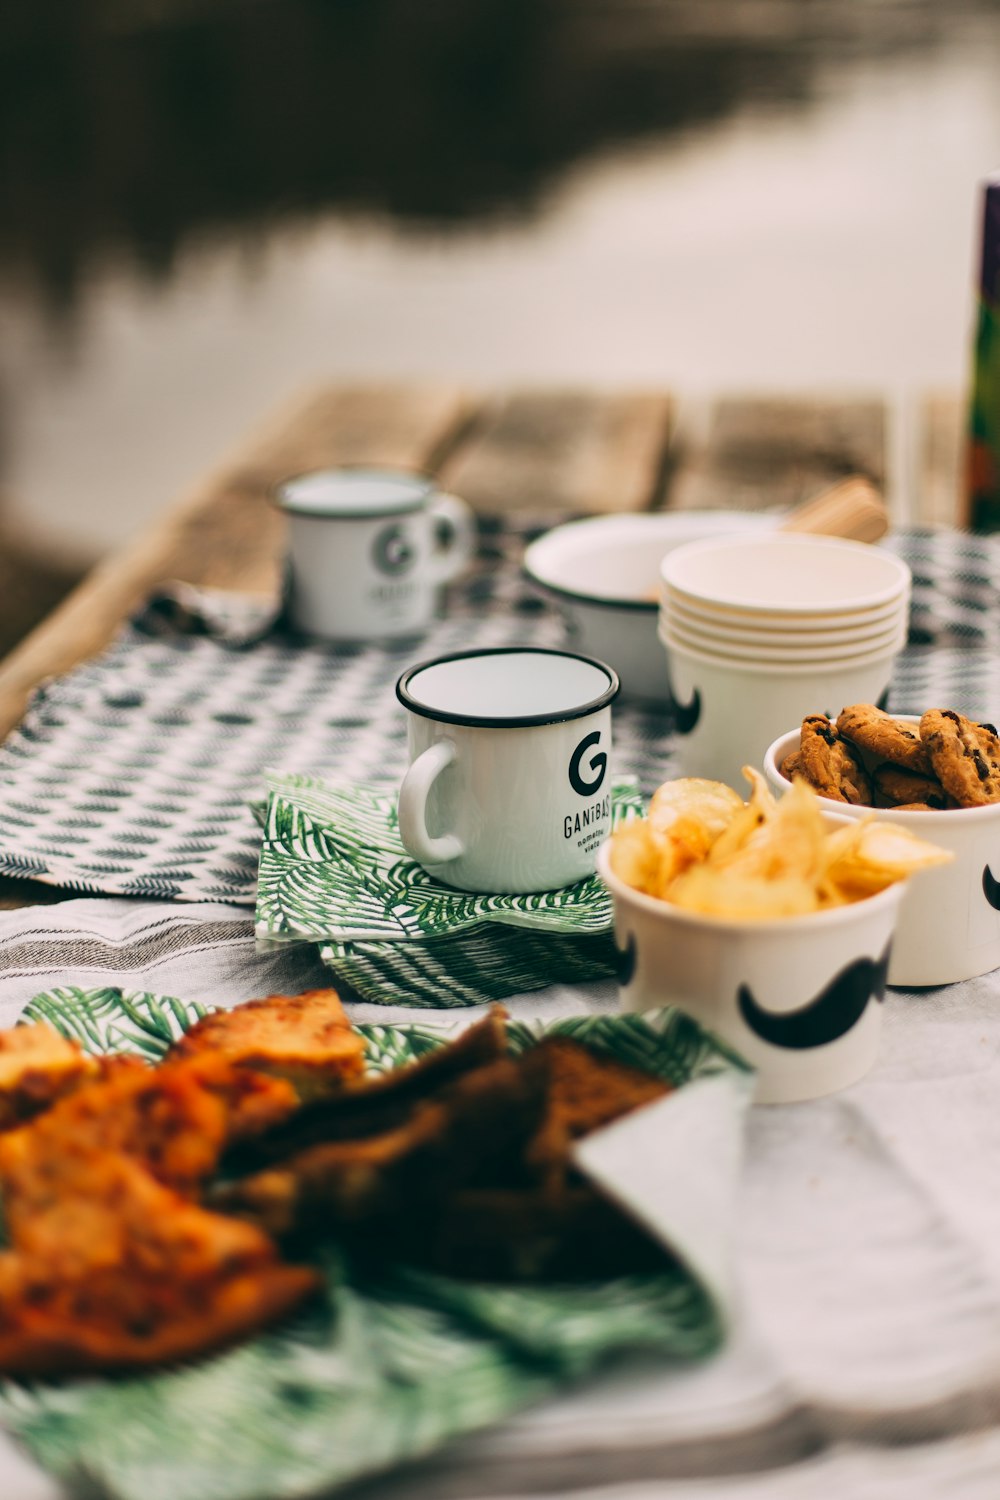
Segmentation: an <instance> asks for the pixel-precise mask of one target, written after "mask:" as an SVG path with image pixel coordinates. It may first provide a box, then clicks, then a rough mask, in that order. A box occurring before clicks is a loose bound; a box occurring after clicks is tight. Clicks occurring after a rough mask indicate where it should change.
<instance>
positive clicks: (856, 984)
mask: <svg viewBox="0 0 1000 1500" xmlns="http://www.w3.org/2000/svg"><path fill="white" fill-rule="evenodd" d="M891 948H892V944H891V943H889V944H887V945H886V947H885V950H884V952H883V953H882V957H881V958H880V959H878V960H876V959H873V958H858V959H855V961H854V962H853V963H851V964H848V965H847V967H846V968H844V969H841V971H840V973H839V974H835V975H834V977H833V978H832V979H831V980H830V983H829V984H827V985H824V987H823V989H822V990H821V991H820V992H819V994H818V995H817V996H816V997H815V999H813V1000H808V1001H807V1002H806V1004H805V1005H801V1006H799V1007H798V1008H797V1009H796V1010H791V1011H773V1010H765V1009H764V1008H763V1006H761V1005H759V1004H758V1002H757V1000H756V999H755V997H754V994H753V991H752V990H751V989H750V987H749V985H746V984H741V985H740V987H739V990H738V992H737V1004H738V1005H739V1009H740V1015H741V1016H742V1017H743V1019H744V1021H745V1022H746V1024H747V1025H748V1026H749V1028H750V1030H751V1031H752V1032H753V1033H754V1034H755V1035H756V1036H759V1037H760V1039H761V1041H764V1042H770V1044H771V1046H772V1047H791V1048H795V1049H801V1048H805V1047H825V1046H826V1045H827V1044H828V1043H829V1042H835V1041H837V1039H838V1038H839V1037H842V1036H845V1035H846V1034H847V1032H849V1031H850V1030H851V1028H852V1027H853V1026H856V1025H857V1024H858V1022H859V1021H860V1020H861V1017H862V1016H863V1015H864V1012H865V1008H866V1006H867V1005H868V1002H869V1001H870V1000H881V999H882V998H883V997H884V995H885V981H886V975H887V974H888V972H889V953H890V950H891Z"/></svg>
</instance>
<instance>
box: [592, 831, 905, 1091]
mask: <svg viewBox="0 0 1000 1500" xmlns="http://www.w3.org/2000/svg"><path fill="white" fill-rule="evenodd" d="M829 821H830V822H831V823H839V822H843V819H840V818H837V817H836V816H831V817H830V819H829ZM610 849H611V844H610V842H609V843H607V844H605V845H604V846H603V847H602V849H601V850H600V852H599V854H598V860H597V868H598V872H599V873H600V876H601V879H602V880H603V881H604V883H605V885H607V887H608V889H609V890H610V892H611V895H612V898H613V902H614V923H615V943H616V946H617V948H618V954H619V996H620V1001H621V1006H622V1009H623V1010H629V1011H642V1010H653V1009H655V1008H656V1007H658V1006H661V1005H676V1006H678V1007H679V1008H680V1009H681V1010H684V1011H686V1012H687V1013H688V1014H689V1015H692V1016H693V1017H694V1018H695V1020H697V1021H699V1022H700V1023H701V1025H702V1026H705V1027H707V1028H708V1029H709V1030H710V1031H713V1032H715V1034H716V1035H717V1036H720V1037H721V1038H722V1039H723V1040H724V1041H726V1042H728V1043H729V1045H730V1046H731V1047H733V1048H734V1049H735V1051H737V1052H738V1053H740V1055H741V1056H742V1057H744V1058H745V1059H746V1060H747V1062H749V1063H750V1064H751V1065H752V1066H753V1067H754V1068H755V1069H756V1070H757V1092H756V1100H757V1102H758V1103H760V1104H785V1103H791V1102H793V1101H795V1100H800V1099H815V1098H817V1097H819V1096H820V1095H822V1094H830V1093H833V1092H834V1091H835V1090H837V1089H843V1088H847V1086H848V1085H849V1084H852V1083H855V1082H857V1080H858V1079H859V1078H862V1077H863V1076H864V1075H865V1074H866V1073H867V1072H868V1070H869V1068H870V1067H871V1066H872V1064H873V1062H874V1061H875V1056H876V1053H877V1050H878V1041H879V1033H880V1030H881V1023H882V1005H881V999H882V993H883V989H884V986H885V974H886V965H887V962H888V957H889V950H890V947H891V942H892V934H893V928H894V926H895V922H896V917H897V913H898V910H899V903H900V897H901V895H902V888H901V887H900V886H890V887H889V888H888V889H887V890H885V891H881V892H879V894H878V895H877V896H870V897H868V898H867V899H866V900H864V901H857V902H854V903H852V904H851V905H849V906H840V907H835V908H833V909H832V910H830V911H823V912H816V913H814V914H811V915H808V916H799V917H782V918H775V919H773V920H771V921H763V922H761V921H734V920H731V919H728V918H722V917H709V916H702V915H700V914H699V913H695V912H686V911H682V910H681V909H680V908H678V907H675V906H671V905H670V903H669V902H666V901H660V900H657V899H656V898H655V897H653V896H647V895H644V894H643V893H642V892H641V891H636V890H633V889H632V887H631V886H628V885H626V884H625V883H624V881H622V880H620V879H619V878H618V876H616V875H615V873H614V871H613V870H612V869H611V864H610Z"/></svg>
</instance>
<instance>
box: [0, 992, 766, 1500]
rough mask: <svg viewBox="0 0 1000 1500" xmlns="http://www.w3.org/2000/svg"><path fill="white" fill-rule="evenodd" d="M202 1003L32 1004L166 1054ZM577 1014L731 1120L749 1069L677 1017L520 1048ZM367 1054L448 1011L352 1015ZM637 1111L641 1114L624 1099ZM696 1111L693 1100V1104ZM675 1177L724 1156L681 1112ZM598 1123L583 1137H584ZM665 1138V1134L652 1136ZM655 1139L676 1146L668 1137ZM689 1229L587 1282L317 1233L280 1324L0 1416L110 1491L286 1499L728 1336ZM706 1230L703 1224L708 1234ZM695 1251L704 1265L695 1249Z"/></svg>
mask: <svg viewBox="0 0 1000 1500" xmlns="http://www.w3.org/2000/svg"><path fill="white" fill-rule="evenodd" d="M199 1014H201V1008H199V1007H194V1006H188V1005H185V1003H184V1002H183V1001H181V1000H177V999H165V998H162V997H157V996H155V995H151V994H146V993H142V994H136V993H123V992H122V991H120V990H113V989H102V990H97V991H87V990H80V989H69V988H67V989H59V990H52V991H49V992H47V993H46V994H43V995H39V996H37V997H36V998H35V999H34V1000H33V1001H32V1002H31V1004H30V1005H29V1006H28V1007H27V1009H26V1011H25V1019H45V1020H47V1021H49V1022H51V1023H53V1024H55V1025H56V1026H57V1027H58V1028H59V1029H60V1030H62V1031H63V1032H64V1033H65V1034H66V1035H69V1036H73V1037H75V1038H77V1039H78V1040H80V1041H82V1042H83V1044H84V1045H85V1046H86V1047H87V1048H88V1049H89V1050H91V1051H93V1052H96V1053H100V1052H104V1051H122V1050H126V1051H130V1050H134V1051H139V1052H140V1053H142V1055H144V1056H146V1057H147V1058H148V1059H149V1060H151V1061H153V1060H155V1059H156V1057H157V1056H161V1055H162V1054H163V1052H164V1051H165V1050H166V1048H167V1046H168V1045H169V1043H170V1040H171V1039H172V1038H173V1037H175V1036H176V1035H178V1034H179V1033H180V1032H181V1031H182V1030H183V1029H184V1027H185V1026H186V1025H189V1024H191V1023H192V1022H193V1021H194V1020H195V1019H196V1018H197V1016H198V1015H199ZM546 1029H549V1030H556V1031H561V1032H568V1033H570V1034H572V1035H575V1036H577V1037H579V1038H580V1039H582V1040H584V1041H586V1042H587V1043H588V1044H589V1045H591V1046H594V1047H598V1048H600V1049H601V1050H605V1051H608V1052H610V1053H612V1054H613V1055H615V1056H618V1057H620V1058H621V1059H622V1060H624V1061H630V1062H633V1063H635V1062H638V1063H641V1064H642V1065H643V1066H645V1067H647V1068H649V1069H650V1070H651V1071H653V1072H656V1073H658V1074H659V1075H660V1076H662V1077H664V1078H665V1079H667V1080H668V1081H670V1082H671V1083H673V1084H675V1085H676V1086H678V1090H679V1091H678V1093H676V1094H675V1095H672V1096H670V1099H668V1100H665V1101H661V1103H660V1104H658V1105H656V1106H653V1108H655V1109H662V1110H663V1111H664V1114H663V1120H664V1121H666V1119H667V1109H668V1106H669V1107H671V1108H672V1107H674V1105H675V1102H676V1106H677V1107H678V1111H680V1107H681V1106H682V1105H683V1104H684V1103H685V1102H687V1101H692V1100H699V1101H700V1107H701V1108H702V1110H705V1109H707V1110H708V1111H709V1112H710V1123H711V1127H712V1128H710V1129H707V1130H704V1131H700V1132H696V1133H695V1138H696V1139H698V1140H701V1139H706V1140H712V1141H714V1142H718V1141H720V1140H725V1141H727V1142H728V1147H729V1154H730V1155H731V1148H732V1144H733V1142H734V1141H738V1140H739V1138H741V1135H742V1122H743V1116H744V1110H745V1107H746V1104H747V1101H748V1096H749V1089H750V1079H749V1075H748V1074H747V1072H746V1070H745V1069H744V1068H743V1067H742V1065H741V1064H740V1063H739V1062H738V1061H737V1060H736V1059H735V1058H733V1057H732V1056H731V1055H730V1054H729V1053H728V1052H727V1051H726V1050H725V1049H724V1048H722V1047H721V1046H720V1045H719V1044H718V1043H716V1042H715V1041H714V1040H713V1039H712V1038H711V1037H710V1036H709V1035H707V1034H706V1033H705V1032H703V1031H702V1030H701V1029H700V1028H699V1027H698V1026H697V1025H696V1024H695V1023H694V1022H693V1021H691V1020H690V1019H689V1018H688V1017H686V1016H683V1015H681V1014H680V1013H679V1012H676V1011H663V1012H658V1013H654V1014H649V1015H646V1016H624V1015H616V1016H605V1017H586V1018H584V1017H579V1018H576V1019H572V1020H563V1021H559V1022H554V1023H552V1025H551V1026H550V1027H549V1028H544V1027H543V1026H541V1025H540V1024H539V1025H535V1026H527V1025H515V1026H512V1027H511V1045H512V1047H513V1048H514V1049H521V1048H524V1047H527V1046H531V1045H532V1044H533V1042H534V1041H535V1040H537V1038H538V1036H539V1035H541V1034H542V1033H543V1031H544V1030H546ZM359 1030H360V1031H361V1032H362V1034H363V1035H364V1037H365V1042H366V1048H367V1053H368V1061H369V1066H370V1067H372V1068H374V1069H379V1070H385V1069H387V1068H392V1067H396V1066H399V1065H400V1064H401V1063H405V1062H407V1061H409V1060H411V1059H413V1058H415V1057H417V1056H420V1055H421V1054H422V1053H423V1052H426V1051H427V1050H429V1049H430V1048H433V1047H435V1046H437V1045H439V1044H440V1042H441V1040H442V1039H443V1038H444V1037H445V1036H446V1035H447V1031H446V1029H444V1028H434V1029H432V1028H430V1027H427V1028H415V1027H397V1026H374V1025H369V1026H361V1027H359ZM633 1118H636V1119H638V1116H636V1117H633ZM703 1118H704V1116H703ZM682 1133H683V1137H684V1144H682V1145H681V1146H680V1149H677V1150H676V1151H675V1152H674V1153H673V1154H674V1155H676V1158H677V1168H678V1170H677V1180H676V1184H675V1185H674V1187H673V1189H672V1203H673V1204H675V1205H676V1211H677V1214H678V1222H679V1223H680V1220H681V1218H682V1216H683V1215H682V1210H683V1206H684V1202H685V1198H686V1196H687V1194H688V1191H689V1190H688V1189H686V1187H685V1183H686V1182H691V1183H692V1190H693V1192H692V1195H693V1196H694V1197H695V1198H698V1197H700V1196H701V1195H700V1194H698V1193H697V1190H696V1188H695V1187H694V1181H693V1179H692V1177H691V1176H690V1175H689V1174H691V1173H694V1174H696V1175H697V1176H700V1174H703V1173H705V1172H710V1173H715V1172H716V1171H717V1170H718V1164H717V1162H716V1161H714V1160H708V1159H707V1156H706V1153H704V1152H700V1151H699V1150H697V1149H694V1148H693V1147H692V1144H691V1140H692V1135H691V1131H690V1129H689V1126H688V1125H687V1124H684V1125H683V1131H682ZM591 1139H594V1137H591ZM658 1143H659V1144H661V1145H662V1141H660V1142H658ZM664 1149H668V1150H670V1149H672V1148H670V1147H667V1148H664ZM702 1233H703V1236H704V1240H705V1241H706V1242H703V1245H702V1246H701V1249H700V1252H699V1247H698V1246H695V1247H694V1248H693V1250H692V1245H691V1243H690V1236H687V1238H686V1239H685V1252H686V1259H685V1261H684V1262H683V1263H682V1262H681V1261H679V1260H673V1259H666V1260H665V1262H664V1270H663V1272H662V1273H660V1274H655V1275H642V1276H636V1275H632V1276H627V1277H621V1278H619V1279H616V1280H610V1281H605V1282H602V1283H600V1288H599V1291H600V1294H599V1295H595V1291H596V1290H597V1288H596V1287H595V1286H594V1285H580V1286H570V1285H568V1284H564V1285H548V1286H513V1285H503V1286H499V1285H489V1284H485V1283H472V1282H469V1283H464V1282H460V1281H456V1280H454V1279H451V1278H447V1277H442V1276H437V1275H430V1274H427V1273H424V1272H416V1271H413V1270H408V1269H404V1268H402V1267H397V1268H390V1269H388V1270H382V1271H380V1272H379V1273H378V1274H374V1273H372V1272H371V1271H367V1270H366V1269H365V1268H364V1267H362V1266H360V1265H358V1264H353V1263H351V1262H350V1261H349V1260H347V1259H346V1258H345V1257H344V1256H343V1255H342V1254H341V1253H340V1252H338V1250H337V1248H336V1246H332V1245H331V1246H326V1247H324V1249H323V1250H322V1258H321V1264H322V1265H323V1268H324V1270H325V1273H326V1292H325V1296H324V1297H323V1298H322V1299H321V1300H320V1301H319V1302H317V1303H316V1304H314V1305H313V1306H311V1307H310V1308H308V1309H307V1310H306V1311H304V1312H303V1313H301V1314H300V1315H299V1316H298V1317H297V1318H296V1319H294V1320H293V1321H292V1322H290V1323H288V1324H287V1325H285V1326H284V1327H282V1328H280V1329H276V1330H273V1331H271V1332H269V1333H267V1334H264V1335H260V1336H258V1337H257V1338H254V1339H252V1340H250V1341H248V1342H246V1343H244V1344H242V1345H241V1346H239V1347H237V1348H235V1349H232V1350H230V1351H228V1352H227V1353H224V1354H220V1355H216V1356H213V1357H211V1358H208V1359H205V1360H202V1361H199V1362H197V1363H192V1364H189V1365H186V1366H183V1367H180V1368H176V1369H172V1370H164V1371H159V1372H154V1373H151V1374H148V1375H144V1376H130V1377H128V1378H122V1379H117V1380H110V1379H93V1378H92V1379H88V1380H77V1381H69V1382H63V1383H60V1384H47V1383H45V1382H36V1383H33V1384H31V1385H23V1384H20V1383H15V1382H9V1381H8V1382H6V1383H5V1384H4V1385H3V1387H2V1390H0V1418H2V1419H3V1420H4V1421H5V1422H6V1424H7V1425H8V1426H9V1427H10V1428H11V1429H12V1430H13V1431H14V1432H15V1433H16V1434H17V1435H18V1436H19V1437H20V1438H21V1439H22V1441H23V1442H24V1443H25V1444H26V1445H27V1446H28V1448H29V1449H30V1451H31V1453H32V1454H33V1455H34V1457H35V1458H36V1459H37V1460H38V1461H39V1462H40V1463H41V1464H42V1465H43V1466H44V1467H45V1468H47V1469H49V1470H50V1471H51V1472H53V1473H54V1474H56V1475H57V1476H59V1477H60V1478H61V1479H63V1480H64V1481H66V1482H67V1484H69V1485H70V1486H74V1487H79V1488H81V1489H86V1491H87V1493H88V1494H94V1495H108V1496H114V1497H117V1500H176V1497H177V1496H181V1495H182V1496H184V1500H263V1497H265V1496H266V1497H268V1500H286V1497H293V1496H304V1495H307V1494H311V1493H313V1492H315V1491H317V1490H320V1489H328V1488H331V1487H334V1486H336V1485H338V1484H343V1483H347V1482H349V1481H351V1480H355V1479H357V1478H359V1477H361V1476H362V1475H365V1474H370V1473H374V1472H377V1471H379V1470H384V1469H386V1468H389V1467H391V1466H392V1465H395V1464H398V1463H400V1462H402V1461H404V1460H406V1459H411V1458H416V1457H419V1456H421V1455H424V1454H427V1453H430V1452H431V1451H433V1450H434V1449H435V1448H438V1447H440V1446H441V1445H442V1444H444V1443H445V1442H447V1441H448V1440H449V1439H450V1438H453V1437H456V1436H457V1435H459V1434H461V1433H465V1432H470V1431H473V1430H474V1429H476V1428H480V1427H483V1426H485V1425H487V1424H489V1423H493V1422H496V1421H499V1420H500V1419H502V1418H503V1417H504V1416H505V1415H507V1414H508V1413H510V1412H513V1411H514V1410H516V1409H518V1408H520V1407H523V1406H525V1405H527V1404H530V1403H531V1402H533V1401H535V1400H538V1399H540V1398H541V1397H543V1396H544V1395H546V1394H547V1393H549V1392H551V1391H552V1390H554V1389H556V1388H558V1387H559V1386H561V1385H565V1384H567V1383H570V1382H574V1381H579V1380H580V1379H582V1378H584V1377H585V1376H587V1375H588V1374H591V1373H592V1372H594V1371H596V1370H597V1369H598V1368H599V1367H600V1366H601V1365H602V1364H604V1363H606V1362H607V1361H608V1360H609V1359H610V1358H611V1357H612V1356H613V1355H621V1354H623V1353H624V1352H626V1351H637V1350H642V1349H645V1350H647V1351H656V1352H659V1353H661V1354H662V1355H663V1356H664V1357H669V1358H671V1359H680V1360H688V1359H697V1358H700V1357H703V1356H705V1355H707V1354H709V1353H710V1352H711V1351H712V1350H713V1349H715V1348H716V1347H717V1345H718V1344H719V1342H720V1340H721V1338H722V1335H723V1331H724V1324H725V1319H726V1308H725V1306H724V1302H723V1299H722V1297H720V1293H719V1289H718V1280H717V1277H716V1276H715V1273H714V1267H715V1266H716V1264H717V1263H718V1261H719V1258H720V1244H719V1241H720V1240H724V1238H725V1235H726V1226H725V1224H724V1223H718V1224H716V1225H715V1226H714V1227H713V1228H712V1230H711V1231H707V1230H705V1229H704V1228H703V1230H702ZM707 1241H711V1243H708V1242H707ZM702 1263H703V1264H702Z"/></svg>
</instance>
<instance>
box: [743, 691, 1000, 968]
mask: <svg viewBox="0 0 1000 1500" xmlns="http://www.w3.org/2000/svg"><path fill="white" fill-rule="evenodd" d="M848 701H850V702H853V703H865V702H868V701H871V700H869V699H866V698H854V699H850V700H848ZM820 711H821V710H817V709H816V708H815V707H813V708H811V709H807V710H806V713H815V712H820ZM804 717H805V714H802V715H800V716H799V722H800V723H801V721H802V718H804ZM896 717H897V718H900V719H902V720H904V721H905V722H906V723H911V724H917V723H919V722H920V720H919V718H918V717H917V715H915V714H898V715H896ZM798 748H799V731H798V729H794V730H790V731H789V732H788V733H786V734H783V735H781V736H780V737H779V738H778V739H776V740H775V741H774V743H773V744H772V745H770V746H769V747H768V749H767V751H766V753H765V756H764V773H765V775H766V777H767V780H768V783H769V784H770V786H771V787H772V789H773V790H774V792H775V793H776V794H777V795H779V796H780V795H781V794H782V793H784V792H787V790H788V788H789V786H790V785H791V783H790V782H789V781H787V780H786V779H785V777H784V776H782V774H781V772H780V770H779V767H780V766H781V764H782V762H783V761H784V760H785V758H786V756H788V755H791V753H792V751H793V750H797V749H798ZM864 758H865V760H866V762H867V765H868V767H869V769H871V768H872V767H873V766H874V765H875V764H877V763H878V762H877V760H873V759H872V758H870V757H867V756H866V757H864ZM821 800H822V802H823V804H824V806H825V807H826V808H828V809H830V810H831V811H832V810H833V809H834V808H835V809H836V810H837V812H838V813H840V814H842V815H843V816H845V817H848V818H861V817H865V816H866V815H869V814H871V811H872V809H871V808H865V807H854V806H852V805H850V804H847V803H843V802H834V801H833V799H832V798H827V797H824V798H822V799H821ZM875 816H876V817H877V818H879V819H880V820H881V821H883V822H885V823H898V824H900V825H901V826H902V827H904V828H908V829H909V830H910V832H911V833H915V834H917V835H918V836H919V837H920V838H922V839H926V840H927V841H928V843H931V844H937V845H938V846H939V847H940V848H942V849H947V850H948V851H949V852H950V853H951V854H953V855H954V856H955V858H954V860H953V861H952V863H951V864H947V865H940V866H939V867H938V868H937V869H933V870H926V871H924V872H923V873H922V874H921V875H919V876H917V877H915V878H914V879H913V880H911V881H908V882H907V883H906V887H905V890H904V892H903V903H902V906H901V908H900V913H899V924H898V928H897V932H896V941H895V943H894V945H893V950H892V958H891V960H890V963H889V983H890V984H895V985H902V986H904V987H905V988H908V989H912V988H920V987H921V986H923V985H936V984H953V983H956V982H957V981H958V980H960V979H973V978H975V977H976V975H978V974H988V973H989V972H990V971H991V970H992V969H996V968H1000V803H994V804H993V805H991V806H989V807H962V808H956V809H955V810H954V811H950V812H948V811H945V812H899V811H898V810H896V809H894V808H891V807H885V808H883V807H880V808H877V809H875Z"/></svg>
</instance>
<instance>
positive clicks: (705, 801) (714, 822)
mask: <svg viewBox="0 0 1000 1500" xmlns="http://www.w3.org/2000/svg"><path fill="white" fill-rule="evenodd" d="M742 809H743V799H742V797H741V796H740V794H739V792H734V791H733V789H732V787H731V786H726V785H725V783H724V782H721V781H704V780H702V779H701V778H700V777H698V776H683V777H680V778H679V779H678V780H677V781H665V782H664V783H663V785H662V786H661V787H659V788H657V790H656V791H655V792H654V793H653V797H652V801H651V802H650V804H649V821H650V824H651V825H652V827H653V828H655V829H657V830H658V831H659V832H660V833H665V832H666V831H667V830H668V829H669V828H670V826H671V825H672V824H673V823H675V822H676V820H677V819H678V818H682V817H684V818H696V819H697V820H698V822H700V823H703V824H704V825H705V827H706V828H707V829H708V831H709V832H710V833H711V834H712V836H713V838H718V836H719V834H720V833H721V832H722V830H723V829H724V828H726V827H727V826H728V824H729V823H730V822H731V820H732V819H733V817H734V816H735V815H736V814H737V813H738V812H741V811H742Z"/></svg>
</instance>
